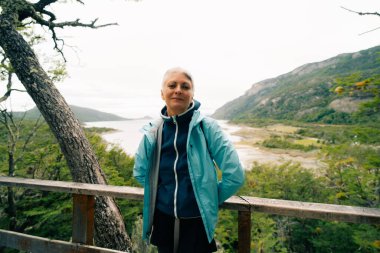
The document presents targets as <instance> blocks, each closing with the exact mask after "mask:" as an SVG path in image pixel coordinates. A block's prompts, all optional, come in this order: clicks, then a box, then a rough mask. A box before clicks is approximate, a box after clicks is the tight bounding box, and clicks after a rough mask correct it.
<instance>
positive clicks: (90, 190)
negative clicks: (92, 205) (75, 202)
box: [0, 177, 144, 200]
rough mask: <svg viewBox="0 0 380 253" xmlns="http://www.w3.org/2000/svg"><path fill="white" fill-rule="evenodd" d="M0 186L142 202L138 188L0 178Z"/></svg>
mask: <svg viewBox="0 0 380 253" xmlns="http://www.w3.org/2000/svg"><path fill="white" fill-rule="evenodd" d="M0 185H3V186H13V187H24V188H29V189H37V190H42V191H53V192H65V193H74V194H83V195H95V196H110V197H115V198H124V199H136V200H142V199H143V196H144V189H142V188H139V187H129V186H115V185H102V184H85V183H76V182H64V181H53V180H39V179H28V178H15V177H0Z"/></svg>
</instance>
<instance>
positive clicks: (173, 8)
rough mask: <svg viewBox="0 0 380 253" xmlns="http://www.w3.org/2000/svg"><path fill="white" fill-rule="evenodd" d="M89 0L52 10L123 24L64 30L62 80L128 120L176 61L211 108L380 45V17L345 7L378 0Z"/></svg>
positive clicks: (150, 105)
mask: <svg viewBox="0 0 380 253" xmlns="http://www.w3.org/2000/svg"><path fill="white" fill-rule="evenodd" d="M73 2H74V1H73ZM83 2H84V3H85V5H84V6H82V5H81V4H77V3H72V4H65V5H52V6H51V10H52V11H54V12H55V13H57V17H58V19H60V20H75V19H76V18H81V20H82V21H83V22H85V21H90V20H92V19H94V18H99V21H98V22H99V24H101V23H109V22H117V23H118V24H119V25H118V26H112V27H106V28H102V29H96V30H92V29H85V28H68V29H65V30H57V34H58V36H61V37H62V38H64V39H65V41H66V45H67V46H66V47H65V49H64V50H65V51H64V52H65V54H66V57H67V60H68V62H67V69H68V72H69V77H67V78H66V79H65V80H64V81H63V82H62V83H58V84H57V87H58V89H59V90H60V91H61V92H62V94H63V96H64V97H65V99H66V101H67V102H68V103H69V104H73V105H78V106H83V107H91V108H94V109H98V110H102V111H106V112H110V113H116V114H118V115H121V116H124V117H129V118H135V117H142V116H145V115H150V116H157V115H158V112H159V110H160V108H161V107H162V106H163V101H162V100H161V98H160V87H161V79H162V75H163V73H164V72H165V70H166V69H168V68H170V67H175V66H181V67H184V68H186V69H188V70H189V71H190V72H191V73H192V74H193V77H194V81H195V99H197V100H199V101H200V102H201V103H202V107H201V109H202V110H203V111H204V112H206V113H212V112H213V111H214V110H215V109H217V108H218V107H220V106H222V105H223V104H225V103H226V102H228V101H230V100H232V99H235V98H237V97H239V96H241V95H242V94H244V92H245V91H246V90H248V89H249V88H250V87H251V86H252V84H254V83H256V82H259V81H261V80H264V79H267V78H272V77H276V76H278V75H281V74H284V73H287V72H289V71H291V70H293V69H294V68H296V67H299V66H301V65H303V64H306V63H311V62H317V61H322V60H325V59H328V58H330V57H333V56H336V55H338V54H341V53H350V52H355V51H359V50H363V49H367V48H370V47H374V46H377V45H379V44H380V43H379V38H380V30H376V31H373V32H370V33H366V34H363V35H359V34H361V33H363V32H366V31H368V30H371V29H374V28H377V27H379V26H380V17H375V16H359V15H357V14H355V13H352V12H349V11H347V10H344V9H342V8H341V6H343V7H346V8H348V9H352V10H355V11H362V12H374V11H380V1H377V0H360V1H359V0H314V1H311V0H286V1H284V0H260V1H259V0H235V1H226V0H142V1H139V2H135V1H124V0H84V1H83ZM48 36H50V35H48ZM48 42H49V43H48ZM48 42H46V43H44V45H43V47H40V48H39V49H38V53H39V54H40V55H45V56H44V57H45V58H43V56H41V58H40V59H41V61H48V62H49V61H53V58H52V57H51V56H50V55H52V52H53V50H52V47H53V44H51V43H50V41H49V40H48ZM46 57H47V58H46ZM43 59H45V60H43ZM3 86H4V85H2V87H0V92H1V93H2V94H3V93H4V90H5V89H4V87H3ZM10 102H11V103H12V107H13V109H14V110H20V109H29V108H31V107H33V103H32V102H31V100H30V99H28V96H27V94H12V100H11V101H9V102H8V105H7V107H10V105H9V103H10Z"/></svg>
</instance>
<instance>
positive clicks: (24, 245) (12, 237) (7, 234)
mask: <svg viewBox="0 0 380 253" xmlns="http://www.w3.org/2000/svg"><path fill="white" fill-rule="evenodd" d="M0 245H3V246H5V247H8V248H13V249H18V250H24V251H28V252H35V253H47V252H54V253H125V252H123V251H118V250H111V249H105V248H99V247H94V246H87V245H82V244H79V243H70V242H65V241H59V240H50V239H46V238H42V237H37V236H32V235H26V234H21V233H16V232H12V231H6V230H2V229H0Z"/></svg>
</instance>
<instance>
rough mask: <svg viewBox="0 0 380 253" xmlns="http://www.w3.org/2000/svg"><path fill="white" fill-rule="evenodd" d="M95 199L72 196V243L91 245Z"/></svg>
mask: <svg viewBox="0 0 380 253" xmlns="http://www.w3.org/2000/svg"><path fill="white" fill-rule="evenodd" d="M94 209H95V197H94V196H90V195H82V194H73V242H76V243H82V244H87V245H93V241H94Z"/></svg>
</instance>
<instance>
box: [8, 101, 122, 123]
mask: <svg viewBox="0 0 380 253" xmlns="http://www.w3.org/2000/svg"><path fill="white" fill-rule="evenodd" d="M70 108H71V110H73V112H74V114H75V116H76V117H77V118H78V120H79V121H81V122H95V121H119V120H127V119H126V118H123V117H120V116H118V115H115V114H112V113H106V112H101V111H98V110H94V109H90V108H85V107H79V106H75V105H70ZM25 113H26V114H25ZM24 114H25V118H26V119H37V118H38V117H39V115H40V112H39V110H38V109H37V107H34V108H32V109H30V110H28V111H26V112H14V115H15V117H22V116H23V115H24Z"/></svg>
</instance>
